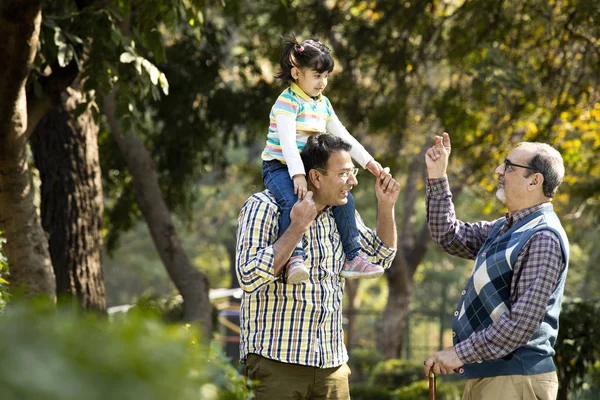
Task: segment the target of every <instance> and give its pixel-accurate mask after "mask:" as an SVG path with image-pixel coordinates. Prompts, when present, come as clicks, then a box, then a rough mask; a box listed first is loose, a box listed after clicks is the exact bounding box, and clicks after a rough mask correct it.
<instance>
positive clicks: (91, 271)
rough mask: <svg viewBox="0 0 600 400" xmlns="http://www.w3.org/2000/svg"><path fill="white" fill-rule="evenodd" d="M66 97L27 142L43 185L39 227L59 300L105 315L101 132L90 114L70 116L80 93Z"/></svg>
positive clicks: (69, 93) (89, 111)
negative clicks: (47, 247)
mask: <svg viewBox="0 0 600 400" xmlns="http://www.w3.org/2000/svg"><path fill="white" fill-rule="evenodd" d="M64 98H65V101H64V104H63V105H61V106H59V107H58V108H56V109H54V110H52V111H50V112H49V113H48V114H47V115H46V117H45V118H44V119H42V120H41V121H40V123H39V124H38V126H37V127H36V128H35V130H34V133H33V135H32V137H31V140H30V143H31V148H32V151H33V154H34V157H35V162H36V166H37V167H38V169H39V171H40V178H41V181H42V188H41V214H42V226H43V227H44V230H45V231H46V232H47V233H48V234H49V244H50V256H51V257H52V265H53V267H54V273H55V275H56V292H57V295H58V296H59V297H61V295H66V296H68V297H71V298H73V300H75V301H77V302H78V303H79V305H80V306H81V307H82V308H83V309H88V310H89V309H91V310H96V311H100V312H105V311H106V299H105V292H104V278H103V274H102V264H101V251H102V213H103V210H104V205H103V198H102V177H101V172H100V161H99V157H98V143H97V138H98V130H99V128H98V125H97V124H96V122H95V121H94V119H93V117H92V113H91V110H88V111H86V112H84V113H83V114H81V115H80V116H79V117H75V116H74V112H75V107H76V106H77V105H78V104H80V103H81V94H80V93H79V92H78V91H76V90H75V89H68V90H67V94H65V95H64Z"/></svg>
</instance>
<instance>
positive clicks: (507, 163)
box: [504, 158, 539, 173]
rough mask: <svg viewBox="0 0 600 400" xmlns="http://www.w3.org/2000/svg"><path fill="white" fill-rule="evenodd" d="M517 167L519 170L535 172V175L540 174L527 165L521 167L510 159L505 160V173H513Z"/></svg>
mask: <svg viewBox="0 0 600 400" xmlns="http://www.w3.org/2000/svg"><path fill="white" fill-rule="evenodd" d="M515 167H519V168H525V169H528V170H530V171H533V172H534V173H538V172H539V171H538V170H537V169H535V168H533V167H529V166H527V165H519V164H515V163H513V162H511V161H510V160H509V159H508V158H505V159H504V172H507V171H508V172H512V171H514V170H515Z"/></svg>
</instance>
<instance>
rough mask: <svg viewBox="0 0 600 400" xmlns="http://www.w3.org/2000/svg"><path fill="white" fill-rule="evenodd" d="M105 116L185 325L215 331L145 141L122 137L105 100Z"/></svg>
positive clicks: (202, 281) (199, 276)
mask: <svg viewBox="0 0 600 400" xmlns="http://www.w3.org/2000/svg"><path fill="white" fill-rule="evenodd" d="M104 112H105V115H106V116H107V119H108V121H109V125H110V128H111V133H112V136H113V138H114V139H115V141H116V143H117V145H118V147H119V150H120V151H121V154H122V155H123V157H124V159H125V161H126V163H127V168H128V170H129V173H130V174H131V178H132V183H133V186H134V189H135V194H136V201H137V203H138V206H139V207H140V210H141V211H142V214H143V215H144V218H145V219H146V222H147V224H148V228H149V230H150V235H151V236H152V240H153V241H154V245H155V246H156V249H157V251H158V254H159V255H160V258H161V260H162V261H163V263H164V265H165V268H166V269H167V273H168V274H169V276H170V278H171V280H172V281H173V283H174V284H175V287H176V288H177V290H178V291H179V293H180V294H181V297H182V298H183V314H184V319H185V320H186V321H199V322H200V323H201V324H202V326H203V327H204V329H205V332H206V333H207V334H210V332H211V330H212V308H211V304H210V300H209V298H208V289H209V287H208V280H207V279H206V276H205V275H204V274H203V273H202V272H200V271H199V270H198V269H197V268H196V267H195V266H194V265H193V264H192V263H191V262H190V260H189V258H188V256H187V254H186V253H185V251H184V250H183V248H182V246H181V241H180V240H179V237H178V236H177V232H176V231H175V227H174V225H173V222H172V221H171V216H170V214H169V210H168V209H167V205H166V203H165V201H164V199H163V197H162V192H161V190H160V186H159V184H158V175H157V173H156V167H155V165H154V163H153V162H152V159H151V157H150V153H149V152H148V150H147V149H146V147H145V146H144V144H143V143H142V141H141V140H140V139H139V138H138V137H136V136H134V135H133V134H129V135H127V136H122V135H121V134H120V132H121V129H120V125H119V123H118V121H117V119H116V111H115V103H114V99H113V98H112V97H111V96H108V97H107V98H105V101H104Z"/></svg>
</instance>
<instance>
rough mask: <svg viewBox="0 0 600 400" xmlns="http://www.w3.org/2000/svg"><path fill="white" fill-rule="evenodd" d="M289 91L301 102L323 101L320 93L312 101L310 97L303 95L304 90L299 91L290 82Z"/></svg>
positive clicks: (296, 86) (298, 88) (297, 87)
mask: <svg viewBox="0 0 600 400" xmlns="http://www.w3.org/2000/svg"><path fill="white" fill-rule="evenodd" d="M290 89H292V92H294V93H296V94H297V95H298V96H300V98H301V99H303V100H306V101H321V100H323V95H322V93H319V95H318V96H317V98H316V99H313V98H312V97H310V96H309V95H307V94H306V93H304V90H302V89H300V86H298V85H296V84H295V83H294V82H292V84H291V85H290Z"/></svg>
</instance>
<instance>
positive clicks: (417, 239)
mask: <svg viewBox="0 0 600 400" xmlns="http://www.w3.org/2000/svg"><path fill="white" fill-rule="evenodd" d="M424 164H425V163H424V162H423V160H422V158H421V156H420V155H419V156H417V157H415V158H414V159H413V160H412V162H411V165H410V168H409V173H408V176H407V178H406V183H405V185H404V188H403V189H402V192H403V201H402V219H401V221H400V229H399V234H398V237H399V243H398V253H397V254H396V258H395V259H394V262H393V263H392V267H391V268H390V270H389V271H387V272H386V274H385V277H386V278H387V280H388V287H389V295H388V301H387V304H386V306H385V310H384V311H383V314H382V315H381V318H380V320H379V326H380V329H379V331H378V333H379V334H378V336H377V349H378V350H379V351H380V352H381V353H382V354H383V355H384V356H385V357H386V358H400V357H401V356H402V342H403V339H404V333H405V332H406V322H407V316H408V312H409V306H410V300H411V298H412V293H413V287H414V281H413V277H414V274H415V271H416V270H417V267H418V266H419V264H421V261H422V260H423V257H425V253H426V252H427V248H428V247H429V243H430V242H431V240H430V237H429V230H428V228H427V224H426V222H425V221H424V222H422V223H421V225H420V226H418V225H417V224H416V222H415V221H414V220H415V218H414V215H415V204H417V196H418V194H419V192H418V190H417V186H418V185H419V184H420V182H422V180H423V179H424V176H425V175H424V174H425V169H424ZM416 228H419V229H416Z"/></svg>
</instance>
